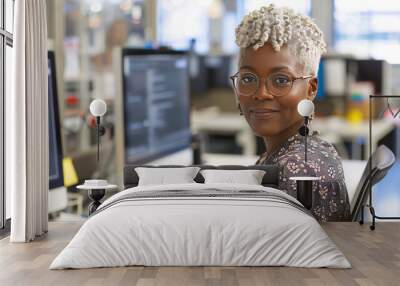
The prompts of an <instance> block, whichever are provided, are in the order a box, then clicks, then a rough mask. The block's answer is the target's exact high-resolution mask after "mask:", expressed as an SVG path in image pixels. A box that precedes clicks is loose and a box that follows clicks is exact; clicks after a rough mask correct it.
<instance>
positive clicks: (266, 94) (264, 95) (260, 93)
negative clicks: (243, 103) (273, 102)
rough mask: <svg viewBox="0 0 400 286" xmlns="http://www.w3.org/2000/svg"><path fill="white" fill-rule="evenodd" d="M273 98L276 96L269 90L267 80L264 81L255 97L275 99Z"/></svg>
mask: <svg viewBox="0 0 400 286" xmlns="http://www.w3.org/2000/svg"><path fill="white" fill-rule="evenodd" d="M273 98H274V96H273V95H272V94H270V93H269V92H268V89H267V86H266V85H265V82H262V83H261V84H260V87H259V88H258V90H257V92H256V93H255V94H254V99H258V100H265V99H273Z"/></svg>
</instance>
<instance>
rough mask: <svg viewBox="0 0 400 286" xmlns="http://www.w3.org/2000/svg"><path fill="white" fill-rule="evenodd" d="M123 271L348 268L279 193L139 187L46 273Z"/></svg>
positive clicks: (104, 209) (118, 199) (117, 199)
mask: <svg viewBox="0 0 400 286" xmlns="http://www.w3.org/2000/svg"><path fill="white" fill-rule="evenodd" d="M129 265H144V266H292V267H331V268H350V267H351V265H350V263H349V262H348V260H347V259H346V258H345V256H344V255H343V253H342V252H341V251H340V250H339V249H338V248H337V247H336V245H335V244H334V242H333V241H332V240H331V239H330V238H329V237H328V235H327V234H326V233H325V231H324V230H323V229H322V228H321V226H320V225H319V223H318V222H317V221H316V220H315V219H314V218H313V217H312V215H311V214H310V213H309V212H308V210H306V209H305V208H304V207H303V206H302V205H301V204H300V202H298V201H297V200H296V199H294V198H293V197H291V196H289V195H287V194H285V193H284V192H282V191H280V190H277V189H274V188H269V187H263V186H257V185H239V184H199V183H193V184H174V185H163V186H161V185H157V186H139V187H134V188H131V189H127V190H124V191H122V192H120V193H118V194H116V195H114V196H112V197H110V198H109V199H107V200H106V201H105V202H103V203H102V205H101V206H100V207H99V209H98V210H97V211H96V212H95V213H94V215H92V216H91V217H90V218H89V219H88V220H87V221H86V222H85V223H84V224H83V225H82V227H81V229H80V230H79V231H78V233H77V234H76V235H75V236H74V238H73V239H72V240H71V242H70V243H69V244H68V245H67V246H66V247H65V248H64V250H62V252H61V253H60V254H59V255H58V256H57V257H56V258H55V260H54V261H53V262H52V264H51V265H50V269H65V268H91V267H116V266H129Z"/></svg>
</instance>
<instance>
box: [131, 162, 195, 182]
mask: <svg viewBox="0 0 400 286" xmlns="http://www.w3.org/2000/svg"><path fill="white" fill-rule="evenodd" d="M199 170H200V168H199V167H182V168H162V167H160V168H146V167H137V168H135V171H136V173H137V174H138V176H139V183H138V186H149V185H165V184H185V183H196V182H195V181H194V180H193V179H194V178H195V177H196V175H197V173H198V172H199Z"/></svg>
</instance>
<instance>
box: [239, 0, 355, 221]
mask: <svg viewBox="0 0 400 286" xmlns="http://www.w3.org/2000/svg"><path fill="white" fill-rule="evenodd" d="M236 43H237V44H238V46H239V47H240V57H239V66H238V69H239V70H238V72H237V73H236V74H235V75H233V76H232V77H231V79H232V82H233V86H234V90H235V94H236V96H237V104H238V108H239V110H240V112H241V114H242V115H244V116H245V118H246V120H247V122H248V124H249V125H250V127H251V128H252V130H253V132H254V133H255V134H256V135H257V136H259V137H262V138H263V140H264V143H265V147H266V150H267V151H266V152H265V153H264V154H262V155H261V157H260V158H259V160H258V161H257V163H256V164H279V165H281V167H282V168H281V170H282V171H281V173H280V182H279V188H280V189H281V190H283V191H285V192H286V193H288V194H290V195H292V196H294V197H296V183H295V182H294V181H291V180H289V177H291V176H311V175H312V176H318V177H321V180H320V181H318V183H315V184H314V185H313V202H314V203H313V207H312V211H313V213H314V215H315V217H316V218H318V219H319V220H321V221H327V220H346V219H348V217H349V209H350V207H349V200H348V195H347V190H346V186H345V183H344V176H343V170H342V164H341V162H340V158H339V156H338V154H337V152H336V150H335V148H334V147H333V146H332V145H331V144H329V143H328V142H325V141H323V140H321V139H320V138H318V137H317V136H316V134H311V136H310V149H309V155H308V157H309V159H308V162H307V164H306V163H303V162H304V146H303V144H302V143H301V138H300V137H299V135H298V129H299V128H300V126H301V125H302V123H303V118H302V117H301V116H300V115H299V114H298V113H297V105H298V103H299V102H300V101H301V100H302V99H310V100H313V99H314V98H315V95H316V93H317V88H318V80H317V78H316V75H317V70H318V65H319V61H320V58H321V54H322V53H323V52H324V51H325V43H324V40H323V35H322V32H321V31H320V30H319V28H318V27H317V26H316V25H315V24H314V23H313V21H312V20H311V19H310V18H309V17H307V16H304V15H301V14H298V13H295V12H294V11H293V10H291V9H289V8H278V7H276V6H274V5H269V6H266V7H262V8H260V9H259V10H255V11H253V12H251V13H249V14H248V15H246V16H245V17H244V19H243V20H242V22H241V23H240V25H239V26H238V27H237V28H236Z"/></svg>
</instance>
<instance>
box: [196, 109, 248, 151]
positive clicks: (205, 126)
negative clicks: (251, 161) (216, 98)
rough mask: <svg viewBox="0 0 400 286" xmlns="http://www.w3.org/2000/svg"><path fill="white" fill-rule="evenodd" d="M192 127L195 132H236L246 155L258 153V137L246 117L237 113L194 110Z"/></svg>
mask: <svg viewBox="0 0 400 286" xmlns="http://www.w3.org/2000/svg"><path fill="white" fill-rule="evenodd" d="M191 128H192V131H193V132H195V133H211V134H234V135H235V138H236V142H237V143H239V144H240V145H241V146H242V147H243V153H244V155H248V156H249V155H254V154H255V153H256V138H255V136H254V134H253V131H252V130H251V128H250V126H249V125H248V123H247V121H246V119H245V118H244V117H243V116H240V115H239V114H237V113H219V112H217V111H212V112H193V113H192V115H191Z"/></svg>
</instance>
